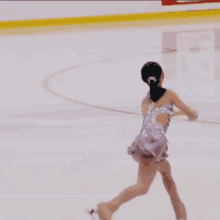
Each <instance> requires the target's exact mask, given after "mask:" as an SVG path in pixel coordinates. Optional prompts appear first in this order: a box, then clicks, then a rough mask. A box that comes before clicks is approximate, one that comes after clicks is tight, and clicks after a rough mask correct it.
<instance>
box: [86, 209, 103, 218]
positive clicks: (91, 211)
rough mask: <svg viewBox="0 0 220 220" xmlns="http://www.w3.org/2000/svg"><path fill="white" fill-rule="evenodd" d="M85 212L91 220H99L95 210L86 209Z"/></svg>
mask: <svg viewBox="0 0 220 220" xmlns="http://www.w3.org/2000/svg"><path fill="white" fill-rule="evenodd" d="M86 212H87V213H88V214H89V216H90V217H91V218H92V220H101V219H100V218H99V216H98V212H97V211H96V210H95V209H91V210H89V209H88V208H86Z"/></svg>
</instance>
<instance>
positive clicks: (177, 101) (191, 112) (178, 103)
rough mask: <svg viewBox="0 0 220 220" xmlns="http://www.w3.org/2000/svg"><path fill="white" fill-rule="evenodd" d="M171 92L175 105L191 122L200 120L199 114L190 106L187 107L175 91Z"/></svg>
mask: <svg viewBox="0 0 220 220" xmlns="http://www.w3.org/2000/svg"><path fill="white" fill-rule="evenodd" d="M170 92H171V99H172V102H173V104H174V105H175V106H176V107H177V108H178V109H180V111H181V112H183V113H184V114H185V115H186V116H188V118H189V120H190V121H194V120H196V119H197V118H198V114H197V113H196V112H195V111H194V110H193V109H191V108H190V107H189V106H187V105H186V104H185V103H184V102H183V101H182V100H181V99H180V98H179V96H178V95H177V94H176V93H175V92H174V91H172V90H170Z"/></svg>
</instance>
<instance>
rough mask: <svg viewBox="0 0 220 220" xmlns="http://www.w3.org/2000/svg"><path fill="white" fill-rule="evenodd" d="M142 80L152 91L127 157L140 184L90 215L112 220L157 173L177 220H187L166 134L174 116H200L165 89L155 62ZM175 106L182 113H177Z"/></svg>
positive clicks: (147, 67) (144, 190)
mask: <svg viewBox="0 0 220 220" xmlns="http://www.w3.org/2000/svg"><path fill="white" fill-rule="evenodd" d="M141 76H142V80H143V81H144V82H145V83H147V84H148V85H149V87H150V91H149V92H148V93H147V95H146V96H145V98H144V99H143V101H142V117H143V126H142V129H141V132H140V134H139V135H138V136H137V137H136V139H135V140H134V142H133V143H132V144H131V146H129V147H128V154H129V155H131V156H132V157H133V159H134V160H136V161H137V162H138V163H139V171H138V181H137V184H136V185H134V186H130V187H128V188H127V189H125V190H124V191H122V192H121V193H120V195H119V196H117V197H116V198H114V199H113V200H112V201H110V202H105V203H100V204H98V206H97V210H96V211H95V210H94V209H92V210H91V211H89V214H90V215H91V216H92V217H93V215H94V213H96V214H98V218H99V219H100V220H111V218H112V215H113V213H114V212H115V211H117V210H118V209H119V207H120V206H121V205H122V204H124V203H125V202H128V201H129V200H131V199H133V198H135V197H137V196H141V195H144V194H146V193H147V192H148V190H149V188H150V185H151V183H152V182H153V179H154V177H155V175H156V173H157V171H159V172H160V174H161V176H162V179H163V183H164V186H165V188H166V190H167V192H168V194H169V196H170V199H171V203H172V205H173V209H174V212H175V214H176V219H177V220H186V218H187V214H186V209H185V206H184V204H183V203H182V201H181V200H180V198H179V195H178V192H177V188H176V184H175V182H174V180H173V177H172V174H171V166H170V163H169V162H168V160H167V159H166V158H167V157H168V155H167V153H166V152H167V150H168V147H167V142H168V140H167V139H166V136H165V134H166V131H167V128H168V126H169V122H170V119H171V117H172V116H177V115H186V116H188V118H189V120H191V121H193V120H196V119H197V117H198V114H197V113H196V112H195V111H194V110H192V109H191V108H190V107H188V106H187V105H186V104H185V103H183V101H182V100H181V99H180V98H179V97H178V96H177V95H176V93H175V92H174V91H172V90H169V89H165V88H163V87H162V84H163V80H164V73H163V70H162V68H161V66H160V65H159V64H157V63H155V62H148V63H146V64H145V65H144V66H143V67H142V69H141ZM173 105H175V106H176V107H177V108H178V109H179V111H177V112H174V110H173Z"/></svg>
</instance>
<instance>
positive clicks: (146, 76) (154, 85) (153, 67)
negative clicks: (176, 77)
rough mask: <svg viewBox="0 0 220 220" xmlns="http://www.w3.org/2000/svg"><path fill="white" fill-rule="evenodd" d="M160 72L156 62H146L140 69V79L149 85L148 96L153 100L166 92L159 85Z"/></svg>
mask: <svg viewBox="0 0 220 220" xmlns="http://www.w3.org/2000/svg"><path fill="white" fill-rule="evenodd" d="M162 72H163V70H162V68H161V66H160V65H159V64H158V63H156V62H148V63H146V64H145V65H144V66H143V67H142V69H141V76H142V80H143V81H144V82H145V83H147V84H148V85H149V86H150V98H151V100H152V101H153V102H156V101H157V100H158V99H159V98H160V97H161V96H162V95H163V94H164V93H165V92H166V89H164V88H163V87H161V86H160V85H159V82H160V77H161V74H162ZM150 77H152V78H153V79H150Z"/></svg>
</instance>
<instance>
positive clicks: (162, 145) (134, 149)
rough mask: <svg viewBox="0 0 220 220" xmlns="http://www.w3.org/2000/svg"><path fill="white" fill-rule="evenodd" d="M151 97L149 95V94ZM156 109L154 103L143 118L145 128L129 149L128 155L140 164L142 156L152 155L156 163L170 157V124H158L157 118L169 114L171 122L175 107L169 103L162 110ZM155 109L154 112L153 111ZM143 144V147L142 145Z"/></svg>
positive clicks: (143, 127)
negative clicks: (161, 114)
mask: <svg viewBox="0 0 220 220" xmlns="http://www.w3.org/2000/svg"><path fill="white" fill-rule="evenodd" d="M147 95H149V93H148V94H147ZM154 108H155V103H154V102H152V103H151V105H150V107H149V109H148V112H147V114H146V115H142V117H143V126H142V129H141V132H140V134H139V135H138V136H137V137H136V139H135V140H134V142H133V144H132V145H131V146H129V147H128V154H130V155H131V156H132V157H133V159H134V160H136V161H137V162H140V161H141V160H140V154H141V152H142V153H143V154H147V155H149V154H152V155H153V157H154V162H162V161H164V159H166V158H167V157H168V155H167V153H166V152H167V150H168V146H167V143H168V140H167V138H166V136H165V134H166V131H167V128H168V126H169V123H168V124H167V125H166V126H163V125H160V124H158V123H157V116H158V115H159V114H160V113H167V114H168V115H169V122H170V119H171V117H172V115H173V111H174V110H173V105H172V104H170V103H168V104H165V105H163V106H162V107H160V108H156V109H154ZM153 109H154V110H153ZM140 142H142V143H143V144H142V145H143V146H144V147H143V146H141V145H140V144H138V143H140Z"/></svg>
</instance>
